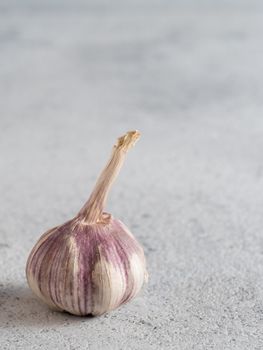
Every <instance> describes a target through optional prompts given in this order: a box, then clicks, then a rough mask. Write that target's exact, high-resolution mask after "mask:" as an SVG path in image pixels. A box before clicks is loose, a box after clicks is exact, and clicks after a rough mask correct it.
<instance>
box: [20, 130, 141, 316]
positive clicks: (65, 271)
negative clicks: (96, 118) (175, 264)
mask: <svg viewBox="0 0 263 350" xmlns="http://www.w3.org/2000/svg"><path fill="white" fill-rule="evenodd" d="M139 136H140V135H139V133H138V131H130V132H128V133H126V135H124V136H122V137H120V138H119V139H118V141H117V144H116V145H115V146H114V148H113V152H112V155H111V157H110V160H109V162H108V164H107V165H106V167H105V169H104V170H103V171H102V173H101V175H100V177H99V178H98V180H97V183H96V185H95V188H94V190H93V192H92V193H91V196H90V198H89V200H88V201H87V203H86V204H85V205H84V206H83V208H82V209H81V210H80V212H79V213H78V215H77V216H76V217H75V218H73V219H72V220H70V221H68V222H66V223H65V224H63V225H60V226H58V227H55V228H53V229H51V230H49V231H48V232H46V233H45V234H43V235H42V236H41V237H40V239H39V241H38V242H37V243H36V245H35V246H34V248H33V249H32V251H31V253H30V255H29V257H28V261H27V266H26V274H27V280H28V284H29V286H30V287H31V289H32V290H33V292H34V293H35V294H36V295H37V296H38V297H39V298H40V299H41V300H42V301H44V302H45V303H47V304H48V305H49V306H50V307H51V308H53V309H57V310H60V311H67V312H69V313H72V314H75V315H89V314H92V315H101V314H103V313H105V312H107V311H109V310H113V309H115V308H117V307H119V306H120V305H122V304H124V303H126V302H128V301H129V300H131V299H132V298H133V297H135V296H136V295H137V294H138V292H139V291H140V290H141V288H142V286H143V284H144V282H145V280H146V276H147V272H146V264H145V257H144V252H143V249H142V247H141V246H140V244H139V243H138V242H137V241H136V239H135V238H134V236H133V235H132V233H131V232H130V231H129V230H128V228H127V227H126V226H125V225H124V224H123V223H122V222H120V221H119V220H117V219H115V218H113V217H112V216H111V215H110V214H108V213H105V212H104V207H105V204H106V200H107V196H108V193H109V190H110V188H111V185H112V183H113V182H114V180H115V178H116V177H117V175H118V172H119V170H120V168H121V166H122V164H123V162H124V159H125V156H126V153H127V151H128V149H129V148H130V147H131V146H133V145H134V143H135V142H136V141H137V139H138V138H139Z"/></svg>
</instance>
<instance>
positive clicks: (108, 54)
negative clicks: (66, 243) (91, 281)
mask: <svg viewBox="0 0 263 350" xmlns="http://www.w3.org/2000/svg"><path fill="white" fill-rule="evenodd" d="M259 5H260V2H256V1H254V2H250V1H249V2H248V1H247V2H246V1H243V2H238V1H231V2H226V1H224V2H220V3H219V2H214V3H211V2H205V1H202V2H200V3H196V2H193V1H192V2H189V1H188V2H186V3H184V5H183V2H179V1H176V2H173V1H170V2H161V1H153V2H150V1H146V0H145V1H135V2H133V1H131V0H130V1H127V2H120V1H117V2H113V3H112V4H110V2H107V1H99V2H95V1H94V2H91V1H88V2H84V1H76V2H75V1H74V4H73V2H70V1H65V2H63V6H62V2H60V1H58V0H57V1H46V2H35V1H23V2H20V1H6V2H4V1H0V154H1V157H0V174H1V181H0V194H1V196H0V263H1V265H0V266H1V270H0V297H1V298H0V344H1V346H0V348H1V349H12V350H13V349H23V350H26V349H59V350H60V349H61V350H62V349H63V350H75V349H76V350H77V349H88V350H96V349H176V350H177V349H178V350H184V349H185V350H189V349H196V350H203V349H218V350H221V349H222V350H223V349H224V350H225V349H231V350H232V349H233V350H234V349H235V350H242V349H253V350H260V349H262V348H263V334H262V331H263V292H262V286H263V215H262V208H263V157H262V148H263V119H262V118H263V115H262V112H263V88H262V81H263V63H262V62H263V46H262V33H263V21H262V18H263V17H262V16H263V13H262V7H261V8H260V7H259ZM134 128H137V129H139V130H140V131H141V132H142V138H141V140H140V141H139V142H138V144H137V145H136V147H135V148H134V149H133V150H132V151H131V152H130V154H129V156H128V159H127V162H126V164H125V166H124V168H123V171H122V172H121V174H120V176H119V179H118V181H117V183H116V184H115V186H114V189H113V191H112V194H111V197H110V201H109V203H108V208H107V209H108V210H109V211H110V212H111V213H113V215H115V216H116V217H119V218H120V219H121V220H123V221H124V222H125V223H126V224H127V225H128V226H129V227H130V228H131V230H132V231H133V233H134V235H135V236H136V237H137V238H138V239H139V240H140V242H141V243H142V244H143V246H144V248H145V253H146V256H147V260H148V270H149V274H150V279H149V283H148V285H147V286H146V287H145V289H144V290H143V291H142V293H141V294H140V296H139V297H138V298H137V299H135V300H134V301H132V302H131V303H129V304H127V305H125V306H124V307H122V308H120V309H118V310H116V311H114V312H111V313H109V314H107V315H105V316H102V317H99V318H78V317H73V316H70V315H68V314H61V313H56V312H52V311H50V310H49V309H48V308H47V307H46V306H45V305H43V304H41V303H40V302H39V301H38V300H36V298H35V297H34V296H33V295H32V293H31V291H30V290H29V288H28V286H27V284H26V280H25V273H24V268H25V263H26V259H27V256H28V254H29V252H30V250H31V248H32V246H33V244H34V243H35V242H36V240H37V239H38V238H39V236H40V234H42V233H43V232H44V231H46V230H47V229H48V228H51V227H53V226H55V225H57V224H60V223H63V222H64V221H66V220H67V219H69V218H71V217H72V216H73V215H75V213H76V212H77V211H78V210H79V209H80V207H81V206H82V204H83V203H84V201H85V200H86V199H87V197H88V194H89V192H90V191H91V189H92V186H93V184H94V181H95V179H96V177H97V175H98V173H99V171H100V170H101V168H102V167H103V165H104V162H105V161H106V160H107V157H108V155H109V153H110V150H111V147H112V144H113V143H114V141H115V139H116V137H117V136H119V135H121V134H122V133H123V132H125V131H126V130H129V129H134Z"/></svg>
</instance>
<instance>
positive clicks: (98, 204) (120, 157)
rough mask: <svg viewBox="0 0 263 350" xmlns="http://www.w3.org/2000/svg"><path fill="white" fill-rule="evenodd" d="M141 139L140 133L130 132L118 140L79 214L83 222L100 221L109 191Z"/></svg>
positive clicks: (92, 222) (93, 222)
mask: <svg viewBox="0 0 263 350" xmlns="http://www.w3.org/2000/svg"><path fill="white" fill-rule="evenodd" d="M139 137H140V133H139V132H138V131H128V132H127V133H126V134H125V135H124V136H122V137H119V138H118V140H117V142H116V144H115V145H114V147H113V150H112V154H111V157H110V159H109V161H108V163H107V165H106V167H105V168H104V170H103V171H102V173H101V175H100V176H99V178H98V180H97V182H96V185H95V188H94V190H93V191H92V193H91V195H90V197H89V199H88V201H87V202H86V204H85V205H84V206H83V208H82V209H81V210H80V212H79V215H80V216H81V217H83V222H85V223H86V224H95V223H97V222H98V221H100V218H101V215H102V213H103V210H104V207H105V204H106V201H107V197H108V194H109V191H110V189H111V186H112V184H113V182H114V180H115V179H116V177H117V176H118V174H119V171H120V169H121V167H122V165H123V163H124V160H125V156H126V153H127V151H128V150H129V149H130V148H131V147H132V146H133V145H134V144H135V142H136V141H137V139H138V138H139Z"/></svg>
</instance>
